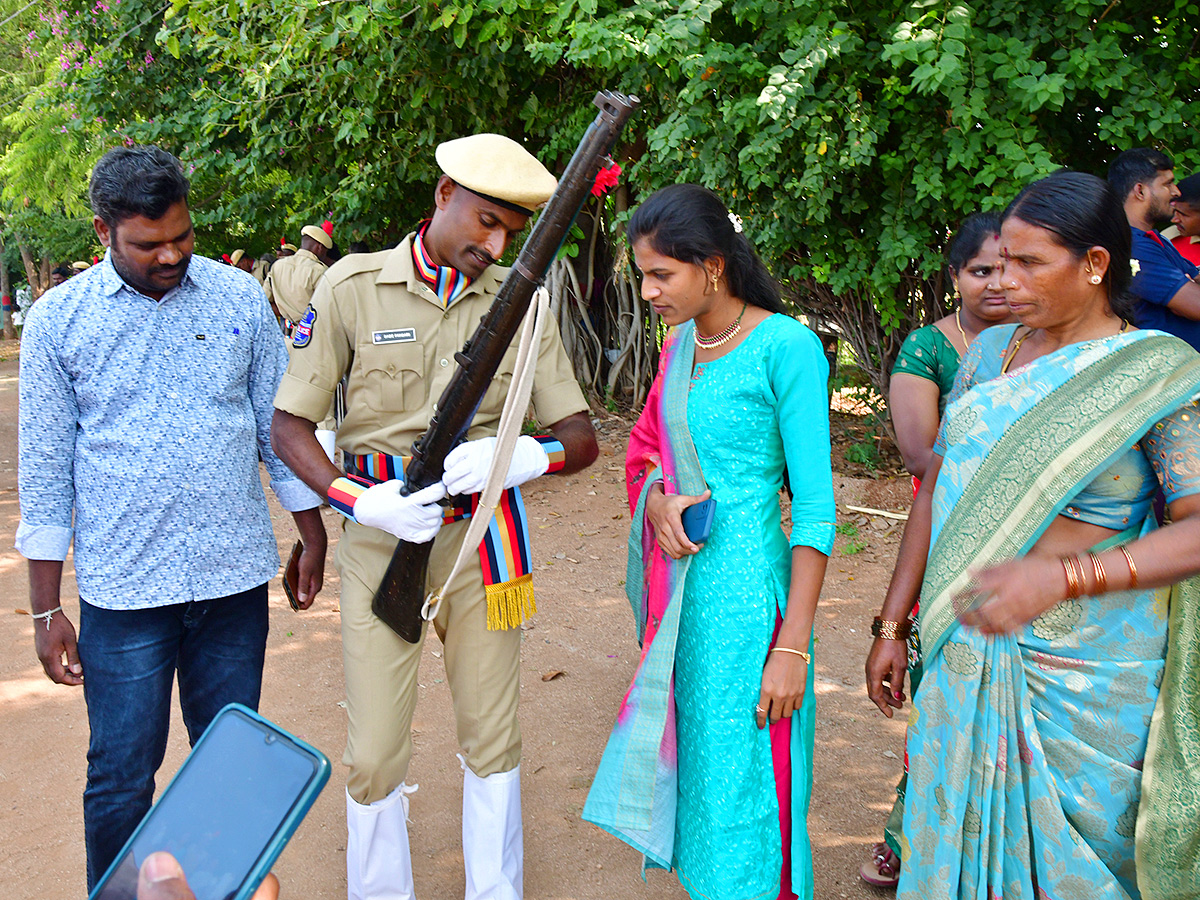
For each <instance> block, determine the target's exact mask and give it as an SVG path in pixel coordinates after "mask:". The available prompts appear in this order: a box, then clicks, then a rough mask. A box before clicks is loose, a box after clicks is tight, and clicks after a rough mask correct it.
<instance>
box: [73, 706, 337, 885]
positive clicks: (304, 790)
mask: <svg viewBox="0 0 1200 900" xmlns="http://www.w3.org/2000/svg"><path fill="white" fill-rule="evenodd" d="M328 780H329V760H328V759H326V757H325V755H324V754H323V753H321V751H320V750H317V749H315V748H314V747H311V746H309V745H308V744H306V743H305V742H304V741H302V740H300V739H299V738H297V737H294V736H293V735H290V734H288V733H287V732H286V731H284V730H283V729H282V728H280V727H279V726H278V725H275V724H274V723H273V722H270V721H268V720H267V719H264V718H263V717H262V716H260V715H258V713H256V712H254V711H253V710H250V709H248V708H246V707H245V706H242V705H241V704H240V703H231V704H229V705H228V706H226V707H225V708H224V709H222V710H221V711H220V712H219V713H217V715H216V717H215V718H214V719H213V720H212V724H210V725H209V726H208V728H207V729H205V731H204V734H202V735H201V736H200V740H198V741H196V746H195V747H193V748H192V752H191V753H190V754H189V755H188V758H187V759H186V760H184V763H183V765H182V766H181V767H180V769H179V771H178V772H177V773H176V774H175V777H174V778H172V779H171V783H170V784H168V785H167V788H166V790H164V791H163V793H162V796H161V797H159V798H158V802H157V803H155V804H154V806H152V807H151V808H150V811H149V812H148V813H146V816H145V818H143V819H142V821H141V824H140V825H138V827H137V830H136V831H134V833H133V836H132V837H130V838H129V840H128V842H127V843H126V844H125V846H124V847H122V848H121V852H120V853H119V854H118V855H117V859H116V861H115V862H114V863H113V864H112V865H111V866H110V867H109V869H108V871H107V872H105V873H104V877H103V878H101V879H100V882H99V883H98V884H97V885H96V888H95V890H93V891H92V893H91V895H90V896H89V900H135V897H136V895H137V878H138V869H140V868H141V865H142V862H143V861H145V859H146V857H147V856H149V855H150V854H151V853H154V852H156V851H159V850H166V851H168V852H169V853H171V854H172V855H173V856H174V857H175V858H176V859H177V860H179V864H180V865H181V866H182V867H183V872H184V875H186V876H187V880H188V885H189V886H190V887H191V889H192V891H193V893H195V895H196V900H246V898H248V897H250V895H251V894H253V893H254V891H255V889H256V888H257V887H258V885H259V883H260V882H262V880H263V879H264V878H266V877H267V873H268V872H270V871H271V866H272V865H273V864H274V862H275V859H276V858H277V857H278V856H279V854H280V852H281V851H282V850H283V848H284V846H286V844H287V842H288V839H289V838H291V836H292V834H293V832H295V830H296V827H297V826H298V825H299V824H300V822H301V821H302V820H303V819H304V816H305V815H306V814H307V813H308V810H309V807H311V806H312V804H313V801H314V800H316V799H317V795H318V794H320V793H321V788H323V787H324V786H325V782H326V781H328Z"/></svg>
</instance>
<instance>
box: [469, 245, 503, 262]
mask: <svg viewBox="0 0 1200 900" xmlns="http://www.w3.org/2000/svg"><path fill="white" fill-rule="evenodd" d="M467 252H468V253H470V254H473V255H474V256H478V257H479V258H480V259H482V260H484V261H485V262H486V263H487V264H488V265H489V266H494V265H495V264H496V257H494V256H492V254H490V253H488V252H487V251H486V250H484V249H483V248H481V247H474V246H471V247H467Z"/></svg>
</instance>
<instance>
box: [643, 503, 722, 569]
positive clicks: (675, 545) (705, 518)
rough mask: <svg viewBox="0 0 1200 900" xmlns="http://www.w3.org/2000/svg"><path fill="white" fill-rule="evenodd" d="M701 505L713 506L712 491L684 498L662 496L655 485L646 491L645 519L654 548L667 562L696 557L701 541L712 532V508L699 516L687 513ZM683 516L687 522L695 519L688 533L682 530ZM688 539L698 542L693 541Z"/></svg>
mask: <svg viewBox="0 0 1200 900" xmlns="http://www.w3.org/2000/svg"><path fill="white" fill-rule="evenodd" d="M703 503H708V504H714V505H715V501H714V500H712V491H705V492H704V493H703V494H700V495H698V496H689V495H687V494H665V493H663V490H662V487H661V486H660V485H655V486H654V487H653V488H651V489H650V495H649V497H647V498H646V518H647V519H649V520H650V524H651V525H652V526H654V537H655V540H657V541H658V545H659V546H660V547H661V548H662V550H663V552H664V553H666V554H667V556H669V557H671V559H681V558H683V557H684V556H691V555H692V554H694V553H699V552H700V548H701V547H702V546H704V541H706V540H708V537H709V533H710V532H711V530H712V513H713V506H710V507H708V508H707V509H703V508H702V509H701V510H700V512H699V515H697V514H696V513H690V514H689V513H688V510H689V508H691V507H693V506H696V505H698V504H703ZM685 515H686V516H687V517H688V518H689V519H693V518H695V519H697V521H696V522H694V523H693V526H692V531H691V532H690V533H689V530H688V528H687V527H686V526H685V522H684V516H685ZM706 524H707V528H706V527H705V525H706ZM692 535H695V537H696V538H699V540H695V539H693V537H692Z"/></svg>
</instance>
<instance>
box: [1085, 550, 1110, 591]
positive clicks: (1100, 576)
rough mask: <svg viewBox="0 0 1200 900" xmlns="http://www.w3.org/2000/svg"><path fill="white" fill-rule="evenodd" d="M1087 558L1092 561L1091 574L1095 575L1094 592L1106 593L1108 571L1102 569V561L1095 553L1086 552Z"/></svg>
mask: <svg viewBox="0 0 1200 900" xmlns="http://www.w3.org/2000/svg"><path fill="white" fill-rule="evenodd" d="M1088 559H1090V560H1091V561H1092V574H1093V575H1095V576H1096V590H1095V591H1094V593H1095V594H1106V593H1108V573H1107V572H1105V571H1104V563H1102V562H1100V557H1099V556H1097V555H1096V554H1095V553H1092V552H1090V551H1089V552H1088Z"/></svg>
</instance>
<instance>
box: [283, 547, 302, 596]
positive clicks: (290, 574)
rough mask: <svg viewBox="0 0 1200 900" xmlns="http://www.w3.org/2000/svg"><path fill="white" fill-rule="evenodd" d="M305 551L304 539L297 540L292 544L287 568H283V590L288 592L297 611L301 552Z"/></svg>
mask: <svg viewBox="0 0 1200 900" xmlns="http://www.w3.org/2000/svg"><path fill="white" fill-rule="evenodd" d="M303 552H304V541H296V543H294V544H293V545H292V555H291V556H289V557H288V564H287V568H286V569H284V570H283V592H284V593H285V594H287V598H288V603H290V604H291V605H292V609H294V610H295V611H296V612H300V598H299V596H298V595H299V593H300V554H301V553H303Z"/></svg>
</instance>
